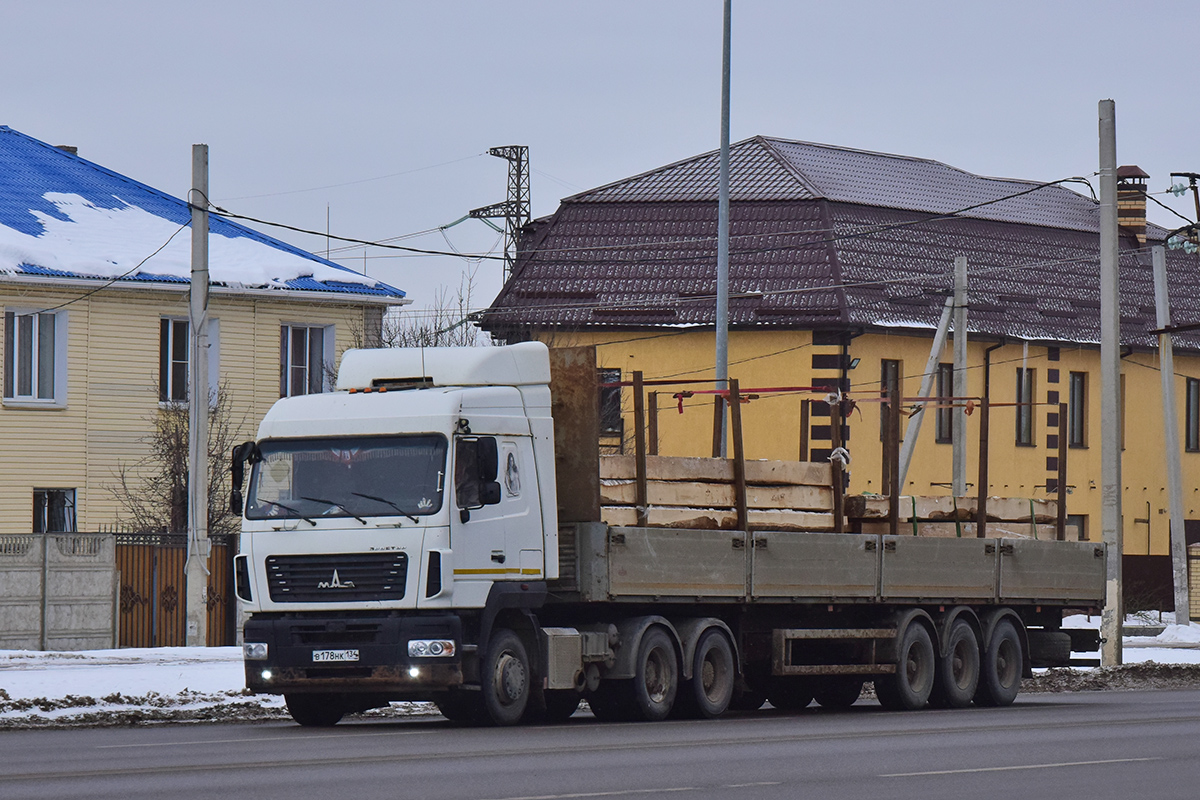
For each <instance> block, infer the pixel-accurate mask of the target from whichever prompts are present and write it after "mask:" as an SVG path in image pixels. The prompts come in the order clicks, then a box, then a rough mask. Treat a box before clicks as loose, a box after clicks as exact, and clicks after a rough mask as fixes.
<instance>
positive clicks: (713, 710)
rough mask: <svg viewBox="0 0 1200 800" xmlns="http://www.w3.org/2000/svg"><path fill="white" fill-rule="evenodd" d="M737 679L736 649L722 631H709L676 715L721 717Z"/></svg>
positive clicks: (700, 644) (678, 700)
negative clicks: (734, 662) (735, 668)
mask: <svg viewBox="0 0 1200 800" xmlns="http://www.w3.org/2000/svg"><path fill="white" fill-rule="evenodd" d="M736 678H737V675H736V673H735V671H734V666H733V647H732V646H730V644H729V640H728V639H727V638H725V634H724V633H722V632H721V631H720V630H719V629H717V628H709V629H708V630H707V631H705V632H704V633H703V634H702V635H701V636H700V641H698V642H697V643H696V653H695V655H694V656H693V657H692V679H691V680H690V681H688V682H687V683H685V684H684V685H683V688H682V691H681V692H679V694H678V696H677V697H676V698H675V712H676V713H675V714H673V715H672V716H679V717H685V718H687V717H690V718H696V719H715V718H716V717H719V716H721V715H722V714H724V713H725V711H726V709H728V708H729V704H730V702H731V701H732V700H733V685H734V683H735V681H736ZM759 705H762V703H761V702H760V703H759Z"/></svg>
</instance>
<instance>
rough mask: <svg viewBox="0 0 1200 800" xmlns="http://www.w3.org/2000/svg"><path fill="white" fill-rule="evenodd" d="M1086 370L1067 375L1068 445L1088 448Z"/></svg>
mask: <svg viewBox="0 0 1200 800" xmlns="http://www.w3.org/2000/svg"><path fill="white" fill-rule="evenodd" d="M1087 378H1088V374H1087V373H1086V372H1071V373H1070V374H1069V375H1068V376H1067V446H1068V447H1076V448H1082V449H1086V448H1087V446H1088V435H1087V434H1088V431H1087V418H1088V408H1087V403H1088V390H1087V383H1088V381H1087Z"/></svg>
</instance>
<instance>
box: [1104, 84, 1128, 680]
mask: <svg viewBox="0 0 1200 800" xmlns="http://www.w3.org/2000/svg"><path fill="white" fill-rule="evenodd" d="M1118 247H1119V243H1118V241H1117V108H1116V103H1114V102H1113V101H1112V100H1101V101H1100V431H1101V433H1100V481H1101V494H1100V525H1101V530H1102V532H1103V538H1104V544H1105V545H1106V546H1107V548H1108V555H1107V566H1108V579H1107V581H1106V584H1105V592H1104V595H1105V597H1104V613H1103V615H1102V616H1101V618H1100V635H1101V637H1102V638H1103V639H1104V642H1103V643H1102V644H1101V647H1100V655H1101V659H1102V663H1103V664H1104V665H1105V666H1113V665H1117V664H1121V663H1122V660H1123V659H1122V653H1121V623H1122V620H1123V619H1124V615H1125V609H1124V607H1123V603H1122V597H1121V588H1122V581H1121V555H1122V552H1123V550H1124V535H1123V530H1122V519H1121V425H1120V420H1121V390H1120V381H1121V304H1120V303H1121V301H1120V294H1119V277H1120V264H1119V257H1120V253H1119V250H1118Z"/></svg>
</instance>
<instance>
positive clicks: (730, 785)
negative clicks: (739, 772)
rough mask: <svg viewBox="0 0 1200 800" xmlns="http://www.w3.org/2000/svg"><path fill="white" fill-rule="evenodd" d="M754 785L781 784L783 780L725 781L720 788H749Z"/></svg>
mask: <svg viewBox="0 0 1200 800" xmlns="http://www.w3.org/2000/svg"><path fill="white" fill-rule="evenodd" d="M755 786H783V781H755V782H754V783H727V784H725V785H724V786H722V787H721V788H722V789H751V788H753V787H755Z"/></svg>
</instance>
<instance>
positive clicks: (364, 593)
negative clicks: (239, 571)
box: [267, 553, 408, 603]
mask: <svg viewBox="0 0 1200 800" xmlns="http://www.w3.org/2000/svg"><path fill="white" fill-rule="evenodd" d="M407 575H408V556H407V555H405V554H404V553H335V554H321V555H302V556H268V557H267V586H268V587H269V589H270V595H271V600H273V601H274V602H276V603H346V602H353V601H358V600H400V599H402V598H403V597H404V582H405V578H406V577H407Z"/></svg>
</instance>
